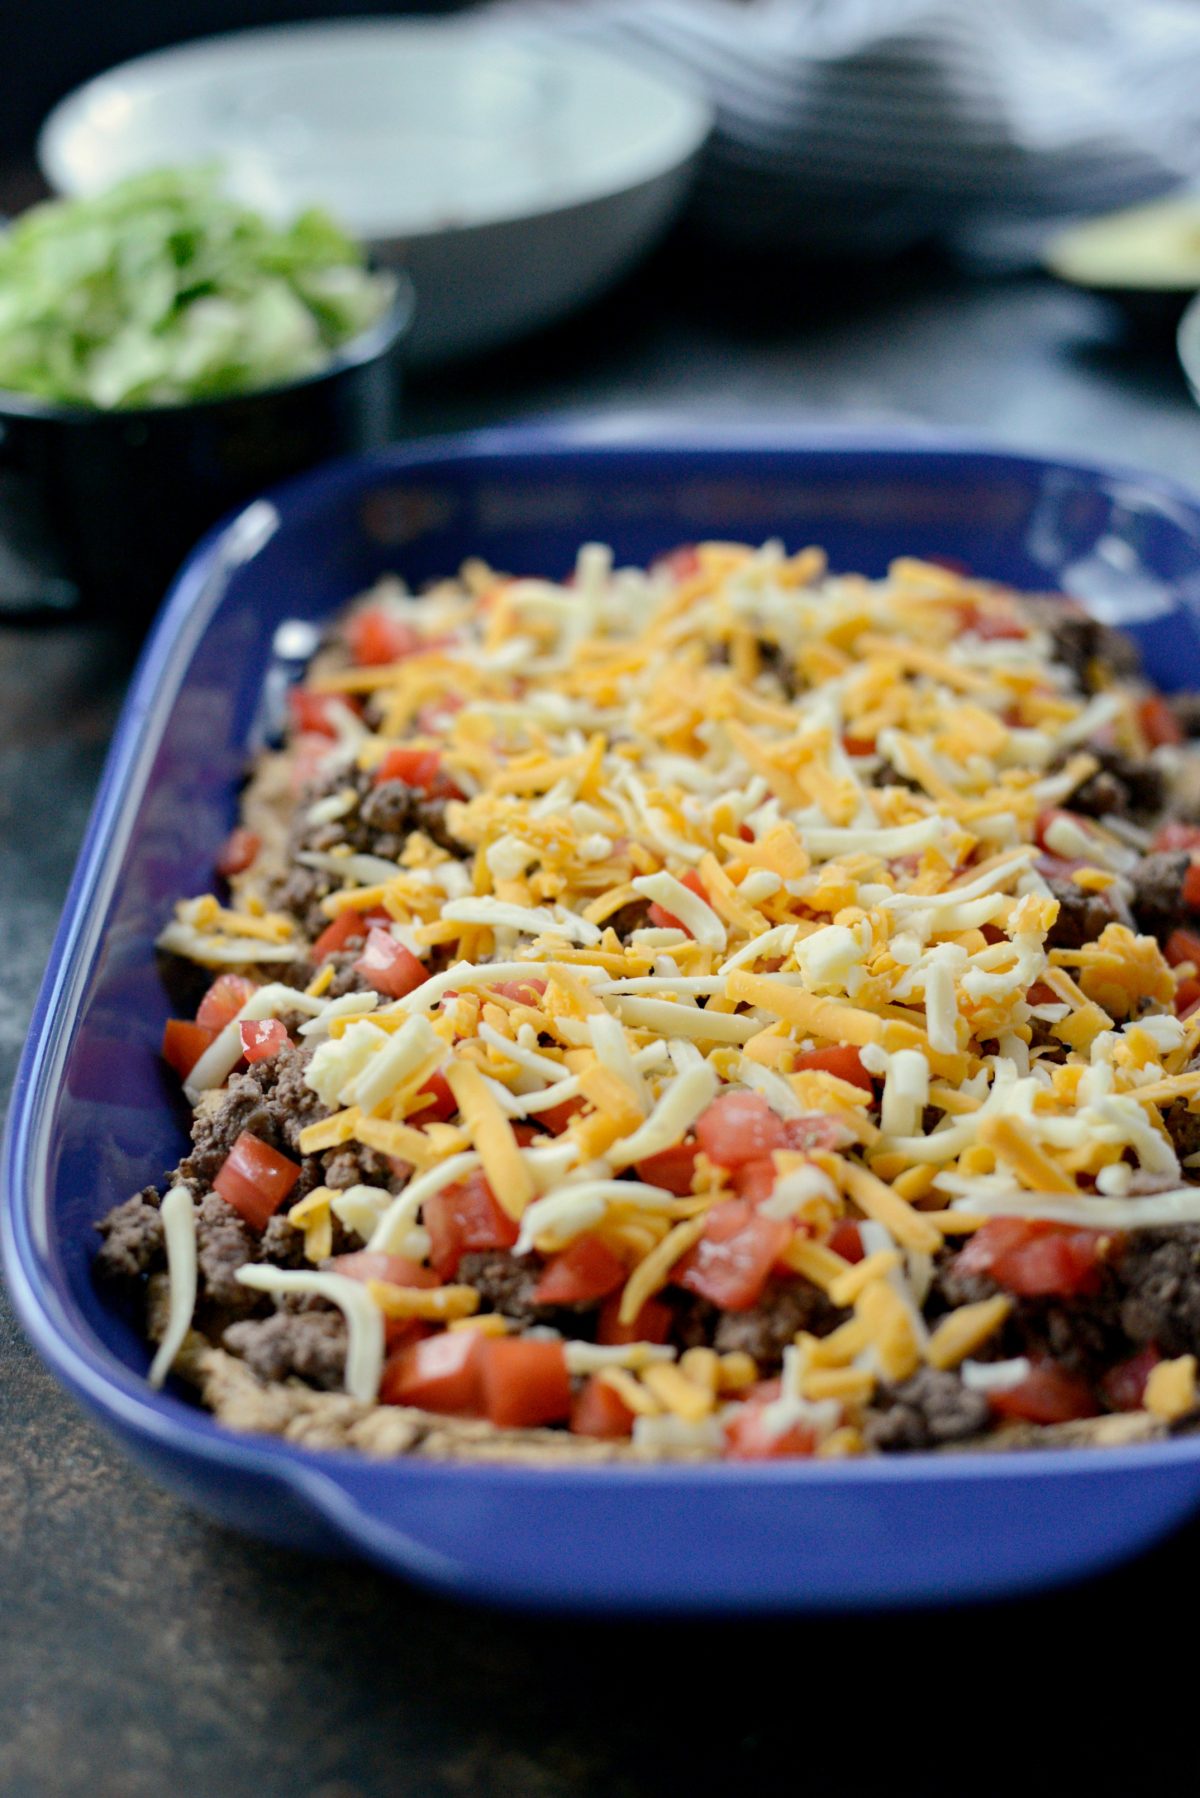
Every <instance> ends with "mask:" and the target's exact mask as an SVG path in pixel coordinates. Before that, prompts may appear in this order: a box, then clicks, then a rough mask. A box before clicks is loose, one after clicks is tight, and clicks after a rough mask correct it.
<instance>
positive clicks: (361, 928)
mask: <svg viewBox="0 0 1200 1798" xmlns="http://www.w3.org/2000/svg"><path fill="white" fill-rule="evenodd" d="M366 934H367V925H366V922H365V921H364V919H363V915H362V913H361V912H359V911H355V909H354V907H353V906H352V905H348V906H346V908H345V909H344V910H343V911H340V912H339V913H338V915H337V917H336V918H335V919H334V920H333V923H332V924H327V925H326V926H325V928H324V930H323V931H322V932H321V934H320V936H319V937H318V938H317V940H316V942H315V943H314V944H313V946H312V958H313V960H314V961H315V962H322V961H324V960H325V959H326V957H327V956H330V955H336V954H337V953H338V951H339V950H340V949H345V948H347V947H348V946H349V945H350V944H351V943H361V942H362V941H363V939H364V938H365V937H366Z"/></svg>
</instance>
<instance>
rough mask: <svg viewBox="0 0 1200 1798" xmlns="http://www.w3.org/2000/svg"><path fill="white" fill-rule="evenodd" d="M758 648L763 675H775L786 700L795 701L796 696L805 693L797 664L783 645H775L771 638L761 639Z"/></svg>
mask: <svg viewBox="0 0 1200 1798" xmlns="http://www.w3.org/2000/svg"><path fill="white" fill-rule="evenodd" d="M757 648H758V659H759V662H760V664H761V665H762V670H763V673H764V674H772V675H774V677H775V679H776V680H777V681H778V683H779V686H780V689H781V691H782V693H783V697H784V698H785V699H787V700H792V699H795V697H796V695H797V694H798V693H800V692H802V691H803V686H804V683H803V681H802V680H801V679H800V677H799V675H798V673H797V671H796V664H795V662H794V661H793V660H792V658H791V656H789V655H788V653H787V651H786V650H785V649H784V648H783V645H782V644H780V643H773V642H772V641H771V639H770V638H769V637H760V638H759V639H758V643H757Z"/></svg>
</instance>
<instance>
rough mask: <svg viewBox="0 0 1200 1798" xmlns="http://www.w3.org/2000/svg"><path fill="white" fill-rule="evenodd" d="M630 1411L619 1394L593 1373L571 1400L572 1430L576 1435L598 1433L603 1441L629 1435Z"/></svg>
mask: <svg viewBox="0 0 1200 1798" xmlns="http://www.w3.org/2000/svg"><path fill="white" fill-rule="evenodd" d="M632 1428H633V1412H632V1411H631V1410H630V1409H629V1406H628V1405H627V1404H626V1403H625V1401H624V1399H623V1398H622V1397H621V1396H620V1394H619V1393H617V1392H614V1391H613V1389H612V1387H611V1386H609V1385H608V1384H607V1383H606V1382H605V1381H604V1380H601V1379H599V1378H598V1377H597V1376H596V1375H595V1374H593V1375H592V1377H591V1379H590V1380H589V1381H588V1383H587V1385H586V1386H585V1387H584V1388H583V1391H582V1392H579V1393H577V1394H576V1395H575V1397H574V1398H573V1399H572V1401H571V1430H572V1433H573V1434H574V1435H576V1436H598V1437H600V1438H601V1440H603V1441H609V1440H615V1439H616V1438H617V1437H620V1436H628V1434H629V1432H630V1431H631V1429H632Z"/></svg>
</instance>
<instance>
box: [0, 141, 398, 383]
mask: <svg viewBox="0 0 1200 1798" xmlns="http://www.w3.org/2000/svg"><path fill="white" fill-rule="evenodd" d="M393 291H394V288H393V283H392V280H391V278H390V277H389V276H387V275H384V274H372V273H371V272H370V271H369V270H368V269H367V268H366V266H365V264H364V261H363V255H362V251H361V250H360V249H359V248H358V246H357V245H356V244H355V243H354V242H353V241H352V240H351V239H350V238H349V237H347V236H346V234H345V233H344V232H343V231H342V230H341V229H340V227H339V226H338V225H337V224H335V223H334V221H333V220H332V219H331V218H330V217H329V216H328V215H327V214H326V213H324V212H321V211H319V210H317V209H315V208H314V209H311V210H309V211H307V212H302V213H301V214H300V215H299V217H298V218H296V219H295V220H294V221H293V222H292V223H291V224H290V225H286V226H279V225H274V224H271V223H269V222H268V221H267V220H266V219H264V218H263V217H261V216H260V215H259V214H258V213H256V212H253V211H251V210H249V209H248V208H247V207H245V206H243V205H241V204H239V203H238V202H237V201H236V200H233V199H230V198H229V197H228V195H226V194H224V193H223V192H222V191H221V185H220V175H219V172H218V171H217V170H215V169H212V168H200V169H163V170H157V171H155V172H153V173H150V174H145V175H137V176H134V177H133V178H132V179H130V180H127V181H123V182H121V183H120V184H119V185H118V186H116V187H113V188H110V189H109V190H108V191H107V192H106V193H103V194H99V195H97V196H96V197H95V198H92V199H86V200H51V201H47V202H46V203H45V204H44V205H41V206H35V207H33V208H31V209H30V211H28V212H26V213H24V214H23V215H22V216H21V217H20V218H19V219H17V220H16V222H15V223H14V224H13V225H12V226H11V227H10V228H9V229H8V230H6V231H4V232H2V233H0V388H8V389H9V390H10V391H15V392H19V393H27V394H35V395H38V396H40V397H41V398H44V399H48V400H55V401H60V402H63V403H66V404H70V405H80V406H96V407H102V408H105V409H112V408H117V407H130V406H166V405H174V404H178V403H179V402H181V401H187V400H200V399H215V398H218V397H220V396H221V395H223V394H230V393H244V392H248V391H251V390H253V389H255V388H260V387H273V386H277V385H279V384H280V383H282V382H286V381H291V380H295V379H297V378H299V377H300V376H302V375H306V374H310V373H314V372H315V371H316V370H318V369H320V368H321V367H322V366H323V365H324V364H325V363H326V362H327V361H328V360H329V357H330V355H331V354H332V353H333V352H334V351H335V350H336V349H338V348H339V347H340V346H341V345H342V344H344V343H346V342H347V341H348V340H349V339H350V338H352V337H355V336H357V335H358V333H359V332H360V331H363V330H365V329H366V328H367V327H368V326H369V325H371V324H373V323H374V322H375V321H376V320H377V319H378V318H379V317H380V316H381V314H382V313H383V312H384V311H385V310H386V308H387V306H388V305H389V303H390V301H391V298H392V294H393Z"/></svg>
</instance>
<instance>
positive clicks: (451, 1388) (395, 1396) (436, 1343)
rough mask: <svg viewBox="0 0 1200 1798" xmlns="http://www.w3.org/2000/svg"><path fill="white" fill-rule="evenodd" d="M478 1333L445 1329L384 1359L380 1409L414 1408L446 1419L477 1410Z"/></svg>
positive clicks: (479, 1398)
mask: <svg viewBox="0 0 1200 1798" xmlns="http://www.w3.org/2000/svg"><path fill="white" fill-rule="evenodd" d="M482 1347H483V1337H482V1336H481V1335H480V1334H479V1331H478V1330H444V1331H442V1332H441V1333H440V1334H439V1335H437V1336H427V1337H425V1339H424V1340H423V1341H421V1342H413V1343H410V1344H409V1345H408V1346H407V1347H405V1348H402V1349H401V1350H400V1352H399V1353H398V1354H395V1355H393V1356H392V1357H391V1359H390V1360H389V1361H388V1364H387V1366H386V1367H385V1368H384V1370H383V1378H382V1380H381V1381H380V1383H379V1397H380V1400H381V1401H382V1403H383V1404H385V1405H416V1406H418V1407H419V1408H420V1409H421V1410H422V1411H440V1412H442V1413H443V1414H445V1415H448V1416H461V1415H463V1414H464V1413H468V1414H469V1413H471V1412H478V1411H479V1410H480V1409H481V1403H482V1398H481V1393H480V1385H479V1372H480V1366H481V1361H482V1356H481V1354H480V1351H481V1349H482Z"/></svg>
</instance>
